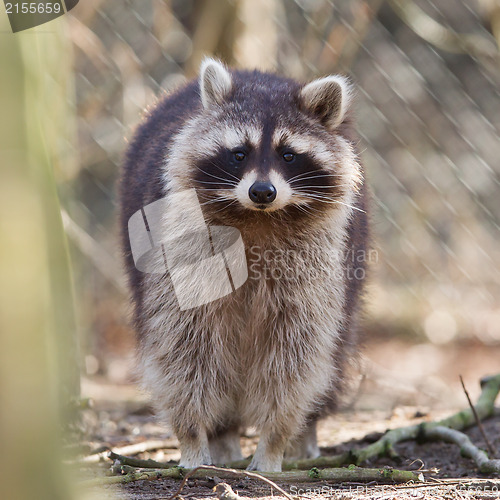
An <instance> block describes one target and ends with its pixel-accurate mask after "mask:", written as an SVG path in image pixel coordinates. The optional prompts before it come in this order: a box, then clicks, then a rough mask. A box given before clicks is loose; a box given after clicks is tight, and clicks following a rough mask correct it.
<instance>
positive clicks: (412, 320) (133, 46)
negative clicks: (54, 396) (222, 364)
mask: <svg viewBox="0 0 500 500" xmlns="http://www.w3.org/2000/svg"><path fill="white" fill-rule="evenodd" d="M67 17H68V18H69V19H68V25H69V29H68V33H69V35H70V39H71V41H72V43H73V45H74V53H75V79H76V92H75V102H74V105H75V108H76V113H77V119H78V123H77V133H78V143H77V144H78V151H75V155H76V156H77V157H78V158H79V161H78V166H75V167H74V168H68V169H66V170H65V172H64V176H65V177H64V178H61V193H62V198H63V205H64V206H65V211H66V213H65V223H66V229H67V232H68V234H69V236H70V238H71V241H72V242H73V246H74V252H73V253H74V255H75V256H76V257H77V258H78V257H81V259H80V260H81V266H80V271H79V275H78V276H77V277H76V279H77V281H78V284H79V286H78V288H79V290H80V293H81V296H80V302H81V303H82V304H83V305H84V309H83V311H82V314H81V317H82V318H85V322H82V323H83V324H84V328H86V329H88V330H89V331H91V332H92V335H91V336H89V337H87V338H88V339H90V340H89V341H90V342H91V346H90V351H92V352H94V354H95V356H93V357H90V358H88V360H87V361H89V360H90V361H89V363H88V364H89V366H88V367H87V368H88V370H89V371H90V372H92V371H95V370H97V368H98V367H99V365H98V363H99V359H98V357H99V356H98V354H97V353H99V352H101V351H102V349H101V347H102V346H104V345H106V346H109V345H113V346H114V347H113V348H112V350H113V353H114V354H116V355H117V356H120V355H122V354H124V353H127V352H131V349H130V343H131V339H132V335H131V334H130V332H129V330H128V327H127V316H126V314H125V312H124V311H125V310H126V307H125V301H124V300H123V297H124V286H123V277H122V271H121V266H120V257H119V250H118V246H117V244H116V233H117V231H116V206H115V181H116V178H117V176H118V171H119V167H120V163H121V158H122V155H123V152H124V150H125V147H126V141H125V138H130V137H131V135H132V132H133V129H134V126H135V125H136V124H137V123H138V121H139V120H140V116H141V113H142V111H143V109H144V108H146V107H147V106H151V105H153V104H154V102H155V100H156V99H157V98H158V97H159V96H161V95H162V94H164V93H165V92H167V91H169V90H171V89H173V88H175V87H176V86H178V85H179V84H181V83H182V82H184V81H185V80H186V78H191V77H194V76H195V75H196V72H197V68H198V65H199V62H200V61H201V59H202V57H203V55H206V54H216V55H217V56H219V57H220V58H221V59H223V60H224V61H226V62H227V63H228V64H230V65H234V66H237V67H259V68H264V69H268V70H273V71H277V72H278V73H281V74H284V75H287V76H292V77H296V78H299V79H302V80H304V81H306V80H307V79H310V78H312V77H316V76H320V75H325V74H329V73H333V72H343V73H347V74H349V75H351V77H352V79H353V80H354V82H355V84H356V87H357V89H358V99H357V105H356V107H357V116H358V127H359V131H360V134H361V138H362V140H361V149H362V150H363V155H362V156H363V160H364V163H365V166H366V170H367V172H368V177H369V182H370V185H371V187H372V191H373V227H374V235H375V245H376V248H377V249H378V262H377V263H374V275H373V284H372V286H371V293H370V299H369V307H368V309H369V314H368V317H367V321H366V328H367V329H368V330H370V332H371V333H379V334H381V333H384V332H388V331H390V332H392V333H393V334H394V335H408V334H410V335H412V336H414V337H415V338H421V339H424V338H426V337H427V339H428V340H429V341H431V342H434V343H445V342H450V341H452V340H454V339H460V338H471V337H476V338H478V339H479V340H480V341H482V342H484V343H489V344H496V345H498V344H499V343H500V294H499V293H498V292H499V290H498V288H499V283H500V280H499V278H500V250H499V249H500V247H499V245H498V243H499V239H500V232H499V224H500V201H499V199H498V197H499V193H500V190H499V186H500V165H499V162H500V141H499V138H498V136H499V129H500V99H499V94H498V89H499V85H498V84H499V82H500V58H499V55H498V49H497V47H498V46H497V42H498V41H499V40H500V38H499V36H500V4H499V3H498V2H496V1H495V0H476V1H472V0H434V1H432V0H388V1H383V0H335V1H333V0H295V1H293V0H270V1H266V0H240V1H237V0H232V1H231V0H171V1H161V0H151V1H138V0H136V1H131V0H128V1H124V0H107V1H106V2H104V1H101V0H87V1H86V2H80V4H79V6H78V7H77V8H75V9H74V10H73V11H72V12H71V13H70V14H68V16H67ZM495 36H496V39H495ZM109 359H112V356H111V358H109V356H108V360H109ZM117 366H119V365H117ZM108 369H110V370H113V364H112V363H111V364H109V366H108ZM116 369H118V368H116Z"/></svg>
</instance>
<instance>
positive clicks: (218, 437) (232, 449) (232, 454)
mask: <svg viewBox="0 0 500 500" xmlns="http://www.w3.org/2000/svg"><path fill="white" fill-rule="evenodd" d="M208 445H209V448H210V455H211V456H212V461H213V463H215V464H220V465H222V464H228V463H230V462H233V461H235V460H241V459H242V458H243V455H242V454H241V446H240V429H239V425H238V424H237V423H233V424H228V425H225V426H221V427H219V428H217V429H216V430H215V431H214V432H213V433H212V434H211V435H209V437H208Z"/></svg>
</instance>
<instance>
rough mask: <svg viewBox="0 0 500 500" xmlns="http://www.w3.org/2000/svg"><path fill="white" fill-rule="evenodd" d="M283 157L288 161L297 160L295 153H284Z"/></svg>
mask: <svg viewBox="0 0 500 500" xmlns="http://www.w3.org/2000/svg"><path fill="white" fill-rule="evenodd" d="M283 159H284V160H285V161H287V162H291V161H293V160H295V155H294V154H293V153H284V154H283Z"/></svg>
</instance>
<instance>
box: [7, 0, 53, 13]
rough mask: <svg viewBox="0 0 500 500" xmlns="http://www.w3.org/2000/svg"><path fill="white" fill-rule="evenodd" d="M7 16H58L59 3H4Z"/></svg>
mask: <svg viewBox="0 0 500 500" xmlns="http://www.w3.org/2000/svg"><path fill="white" fill-rule="evenodd" d="M5 10H6V12H7V14H59V13H60V12H61V4H60V3H48V2H47V3H45V2H12V3H8V2H6V3H5Z"/></svg>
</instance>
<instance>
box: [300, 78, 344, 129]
mask: <svg viewBox="0 0 500 500" xmlns="http://www.w3.org/2000/svg"><path fill="white" fill-rule="evenodd" d="M351 94H352V91H351V84H350V83H349V80H348V79H347V78H345V77H343V76H340V75H331V76H327V77H325V78H319V79H318V80H314V81H312V82H311V83H308V84H307V85H306V86H305V87H303V88H302V90H301V91H300V99H301V102H302V104H303V106H304V107H305V108H306V109H307V110H309V111H311V112H312V113H314V114H315V115H316V116H317V117H318V118H319V119H320V120H321V122H322V123H323V124H324V125H325V126H326V127H327V128H329V129H334V128H335V127H338V126H339V125H340V124H341V123H342V121H343V120H344V117H345V113H346V111H347V109H348V107H349V104H350V102H351Z"/></svg>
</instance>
